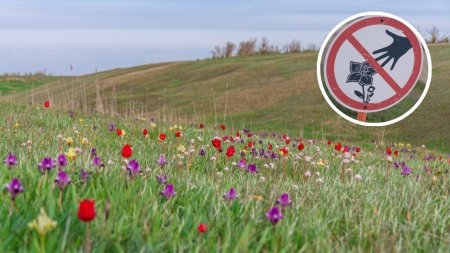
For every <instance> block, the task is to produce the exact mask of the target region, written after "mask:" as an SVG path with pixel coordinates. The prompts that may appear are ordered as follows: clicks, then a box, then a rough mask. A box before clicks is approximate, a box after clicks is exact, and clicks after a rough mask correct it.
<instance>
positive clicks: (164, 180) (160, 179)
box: [156, 175, 167, 184]
mask: <svg viewBox="0 0 450 253" xmlns="http://www.w3.org/2000/svg"><path fill="white" fill-rule="evenodd" d="M156 180H157V181H158V183H159V184H166V183H167V177H166V176H164V175H157V176H156Z"/></svg>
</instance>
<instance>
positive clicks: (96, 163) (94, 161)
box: [92, 156, 105, 168]
mask: <svg viewBox="0 0 450 253" xmlns="http://www.w3.org/2000/svg"><path fill="white" fill-rule="evenodd" d="M92 164H93V165H94V166H96V167H99V168H100V167H104V166H105V165H104V164H103V162H102V160H101V159H100V157H98V156H96V157H94V158H93V159H92Z"/></svg>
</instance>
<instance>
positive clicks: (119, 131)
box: [116, 128, 123, 136]
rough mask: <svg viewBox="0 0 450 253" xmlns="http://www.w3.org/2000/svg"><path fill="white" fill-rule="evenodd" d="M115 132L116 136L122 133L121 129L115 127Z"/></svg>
mask: <svg viewBox="0 0 450 253" xmlns="http://www.w3.org/2000/svg"><path fill="white" fill-rule="evenodd" d="M116 134H117V136H122V134H123V132H122V129H120V128H117V129H116Z"/></svg>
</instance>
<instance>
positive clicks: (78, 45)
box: [0, 0, 450, 75]
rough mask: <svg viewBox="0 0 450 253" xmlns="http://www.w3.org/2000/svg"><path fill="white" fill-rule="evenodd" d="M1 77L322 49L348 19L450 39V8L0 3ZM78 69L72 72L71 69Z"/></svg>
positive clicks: (406, 0)
mask: <svg viewBox="0 0 450 253" xmlns="http://www.w3.org/2000/svg"><path fill="white" fill-rule="evenodd" d="M0 6H1V7H0V34H1V36H0V74H4V73H17V72H20V73H30V72H37V71H44V70H45V71H46V73H50V74H53V75H61V74H62V75H80V74H87V73H92V72H95V71H96V70H98V71H102V70H108V69H114V68H120V67H128V66H136V65H141V64H148V63H157V62H167V61H180V60H196V59H203V58H207V57H210V56H211V53H210V51H211V50H212V49H213V47H214V46H216V45H223V44H224V43H225V42H226V41H232V42H235V43H238V42H239V41H242V40H246V39H249V38H262V37H266V38H267V39H268V40H269V41H270V42H271V43H273V44H275V45H278V46H280V47H282V46H283V45H284V44H286V43H287V42H289V41H292V40H294V39H296V40H299V41H300V42H301V44H302V46H303V47H307V46H308V45H309V44H312V43H314V44H316V45H317V46H320V45H321V44H322V42H323V40H324V39H325V37H326V35H327V34H328V32H329V31H330V30H331V29H333V27H334V26H336V25H337V24H338V23H339V22H341V21H342V20H344V19H345V18H347V17H349V16H351V15H354V14H357V13H360V12H365V11H384V12H389V13H392V14H394V15H397V16H400V17H402V18H403V19H405V20H407V21H408V22H410V23H411V24H412V25H414V26H415V27H416V28H418V29H419V30H420V31H421V32H422V33H423V34H424V35H426V34H427V32H428V31H429V30H431V27H432V26H433V25H435V26H437V27H438V29H439V31H440V33H441V34H446V35H450V18H449V17H450V16H449V13H450V1H449V0H427V1H424V0H420V1H413V0H398V1H392V0H366V1H357V0H353V1H347V0H341V1H336V0H334V1H321V0H305V1H302V0H222V1H213V0H210V1H206V0H195V1H189V0H175V1H173V0H155V1H151V0H149V1H143V0H127V1H117V0H116V1H103V0H79V1H64V0H59V1H48V0H47V1H45V0H44V1H38V0H28V1H21V0H10V1H3V0H0ZM70 66H72V68H71V67H70Z"/></svg>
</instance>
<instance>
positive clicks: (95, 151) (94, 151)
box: [91, 148, 97, 157]
mask: <svg viewBox="0 0 450 253" xmlns="http://www.w3.org/2000/svg"><path fill="white" fill-rule="evenodd" d="M94 156H97V149H96V148H92V149H91V157H94Z"/></svg>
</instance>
